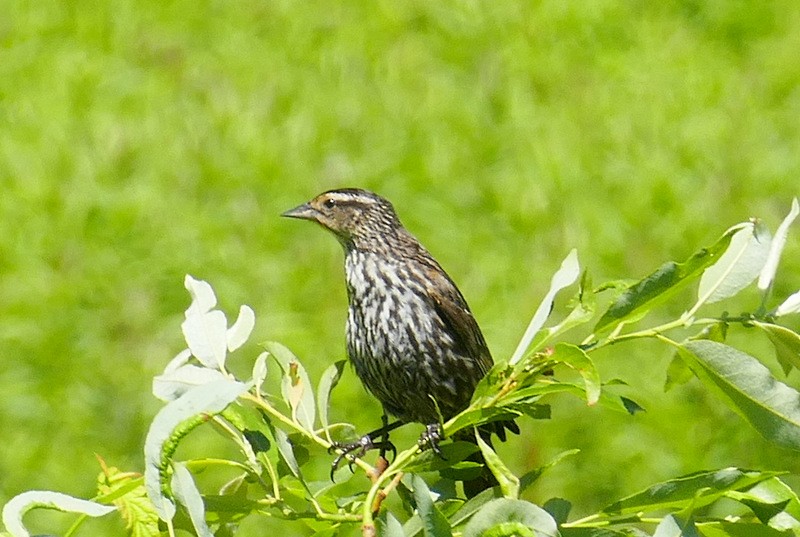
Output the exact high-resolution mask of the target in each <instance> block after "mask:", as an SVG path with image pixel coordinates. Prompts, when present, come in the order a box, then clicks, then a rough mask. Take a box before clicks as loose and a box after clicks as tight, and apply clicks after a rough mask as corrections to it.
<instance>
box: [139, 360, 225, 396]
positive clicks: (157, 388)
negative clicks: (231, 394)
mask: <svg viewBox="0 0 800 537" xmlns="http://www.w3.org/2000/svg"><path fill="white" fill-rule="evenodd" d="M225 378H226V377H225V375H223V374H222V373H221V372H220V371H219V370H218V369H209V368H207V367H198V366H196V365H191V364H187V365H184V366H181V367H179V368H178V369H175V370H174V371H171V372H169V373H164V374H163V375H158V376H157V377H154V378H153V395H155V396H156V397H157V398H158V399H161V400H162V401H174V400H175V399H177V398H178V397H180V396H181V395H183V394H184V393H186V392H188V391H189V390H191V389H192V388H194V387H197V386H203V385H204V384H208V383H209V382H214V381H217V380H224V379H225Z"/></svg>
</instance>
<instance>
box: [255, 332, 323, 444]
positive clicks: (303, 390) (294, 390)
mask: <svg viewBox="0 0 800 537" xmlns="http://www.w3.org/2000/svg"><path fill="white" fill-rule="evenodd" d="M264 348H266V349H267V351H268V352H269V353H270V354H271V355H272V357H273V358H275V361H276V362H278V365H280V367H281V370H283V380H282V382H281V393H282V394H283V398H284V400H285V401H286V402H287V403H288V405H289V408H291V410H292V418H293V419H294V420H295V421H296V422H298V423H299V424H300V425H302V426H303V427H304V428H305V429H306V430H309V431H312V430H314V420H315V419H316V415H315V414H316V411H315V408H314V389H313V388H312V385H311V381H310V380H309V378H308V374H307V373H306V370H305V368H304V367H303V365H302V364H301V363H300V360H298V359H297V357H296V356H295V355H294V354H293V353H292V351H290V350H289V349H287V348H286V347H285V346H283V345H281V344H280V343H277V342H275V341H268V342H266V343H264Z"/></svg>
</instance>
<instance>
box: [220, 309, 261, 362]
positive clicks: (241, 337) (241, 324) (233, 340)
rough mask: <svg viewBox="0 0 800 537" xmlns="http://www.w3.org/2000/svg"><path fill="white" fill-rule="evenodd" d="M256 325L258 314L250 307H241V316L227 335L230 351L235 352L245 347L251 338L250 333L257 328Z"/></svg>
mask: <svg viewBox="0 0 800 537" xmlns="http://www.w3.org/2000/svg"><path fill="white" fill-rule="evenodd" d="M255 325H256V314H255V313H254V312H253V310H252V309H251V308H250V306H241V307H239V316H238V317H237V318H236V322H234V323H233V326H231V327H230V328H229V329H228V331H227V333H226V339H227V342H228V350H229V351H230V352H233V351H235V350H236V349H238V348H239V347H241V346H242V345H244V344H245V342H246V341H247V338H249V337H250V333H251V332H252V331H253V327H255Z"/></svg>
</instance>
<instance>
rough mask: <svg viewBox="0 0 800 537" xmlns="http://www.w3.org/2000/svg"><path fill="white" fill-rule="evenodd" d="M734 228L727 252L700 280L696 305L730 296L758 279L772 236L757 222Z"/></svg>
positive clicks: (767, 254) (765, 260)
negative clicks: (735, 229) (734, 231)
mask: <svg viewBox="0 0 800 537" xmlns="http://www.w3.org/2000/svg"><path fill="white" fill-rule="evenodd" d="M736 227H737V228H738V229H737V231H736V233H734V235H733V237H731V243H730V246H728V249H727V250H725V253H724V254H722V256H720V258H719V261H717V262H716V263H714V265H712V266H711V267H709V268H708V269H707V270H706V271H705V272H704V273H703V277H702V278H700V286H699V287H698V289H697V297H698V299H697V301H698V303H699V304H711V303H712V302H719V301H720V300H723V299H725V298H728V297H732V296H734V295H735V294H736V293H738V292H739V291H741V290H742V289H744V288H745V287H747V286H748V285H750V284H751V283H752V282H753V281H754V280H755V279H756V278H758V275H759V273H760V272H761V269H763V268H764V264H765V263H766V262H767V257H768V256H769V249H770V244H771V243H772V235H770V232H769V230H768V229H767V228H766V226H764V224H762V223H761V222H755V223H753V222H749V223H747V224H744V225H741V226H736Z"/></svg>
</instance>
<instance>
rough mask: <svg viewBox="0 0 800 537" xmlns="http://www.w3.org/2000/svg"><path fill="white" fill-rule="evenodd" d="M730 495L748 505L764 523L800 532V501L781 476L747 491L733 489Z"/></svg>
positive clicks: (776, 527)
mask: <svg viewBox="0 0 800 537" xmlns="http://www.w3.org/2000/svg"><path fill="white" fill-rule="evenodd" d="M728 497H729V498H731V499H734V500H736V501H739V502H741V503H743V504H745V505H747V506H748V507H749V508H750V509H751V510H752V511H753V513H754V514H755V515H756V517H757V518H758V519H759V520H760V521H761V522H762V523H764V524H769V526H770V527H772V528H775V529H777V530H781V531H785V530H792V531H794V532H795V533H800V501H798V498H797V494H796V493H795V492H794V491H793V490H792V489H790V488H789V487H788V486H787V485H786V483H784V482H783V481H781V480H780V479H779V478H777V477H773V478H771V479H768V480H766V481H762V482H761V483H759V484H757V485H756V486H754V487H752V488H751V489H749V490H747V491H746V492H737V491H731V492H729V493H728Z"/></svg>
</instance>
